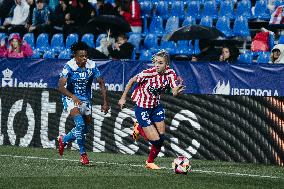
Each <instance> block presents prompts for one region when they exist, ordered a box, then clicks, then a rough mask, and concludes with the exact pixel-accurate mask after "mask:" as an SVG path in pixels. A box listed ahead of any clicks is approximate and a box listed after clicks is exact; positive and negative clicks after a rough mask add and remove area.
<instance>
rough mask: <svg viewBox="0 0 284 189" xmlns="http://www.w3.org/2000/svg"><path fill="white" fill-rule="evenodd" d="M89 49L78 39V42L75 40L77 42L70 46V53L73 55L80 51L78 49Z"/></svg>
mask: <svg viewBox="0 0 284 189" xmlns="http://www.w3.org/2000/svg"><path fill="white" fill-rule="evenodd" d="M88 49H89V46H88V45H87V44H86V43H84V42H82V41H80V42H77V43H74V44H73V45H72V46H71V51H72V53H73V54H74V55H75V54H76V52H77V51H80V50H85V51H88Z"/></svg>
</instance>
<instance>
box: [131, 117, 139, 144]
mask: <svg viewBox="0 0 284 189" xmlns="http://www.w3.org/2000/svg"><path fill="white" fill-rule="evenodd" d="M138 127H139V124H138V122H137V121H136V122H134V127H133V133H132V138H133V139H134V140H135V141H138V139H139V136H140V133H139V130H138Z"/></svg>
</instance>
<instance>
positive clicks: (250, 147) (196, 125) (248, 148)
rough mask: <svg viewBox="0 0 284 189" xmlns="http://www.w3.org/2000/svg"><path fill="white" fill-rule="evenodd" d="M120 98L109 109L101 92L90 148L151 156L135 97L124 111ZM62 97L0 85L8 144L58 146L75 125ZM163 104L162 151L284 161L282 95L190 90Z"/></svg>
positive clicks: (0, 139)
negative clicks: (135, 132)
mask: <svg viewBox="0 0 284 189" xmlns="http://www.w3.org/2000/svg"><path fill="white" fill-rule="evenodd" d="M120 96H121V92H109V100H110V105H111V109H110V111H109V113H108V114H106V115H104V113H102V112H101V104H102V97H101V94H100V92H95V93H94V102H93V105H92V117H93V124H92V126H91V128H89V132H88V134H87V140H86V141H87V144H86V147H87V149H88V150H89V151H94V152H116V153H117V152H118V153H124V154H142V155H145V158H146V157H147V156H146V155H147V154H148V153H149V146H150V144H149V142H147V141H144V140H143V139H139V141H138V142H135V141H133V139H132V137H131V133H132V127H133V120H134V118H135V116H134V111H133V108H132V107H133V104H132V102H131V100H130V98H128V99H127V104H126V107H125V108H123V109H122V110H121V109H120V108H119V107H118V105H117V102H118V100H119V98H120ZM60 99H61V98H60V94H59V92H58V91H56V90H54V89H27V88H0V125H1V126H0V145H15V146H22V147H29V146H33V147H42V148H56V146H57V140H56V138H57V136H58V135H59V134H63V133H67V132H69V131H70V130H71V129H72V128H73V127H74V123H73V120H72V119H71V117H70V116H69V115H68V113H66V112H65V111H63V107H62V102H61V100H60ZM162 103H163V104H164V106H165V109H166V120H165V121H166V125H167V127H166V142H165V143H164V147H163V148H162V151H161V153H160V154H159V155H160V156H177V155H185V156H187V157H189V158H191V157H193V158H195V159H208V160H223V161H236V162H251V163H263V164H275V165H280V166H283V165H284V146H283V144H284V141H283V140H284V139H283V133H284V122H283V117H284V109H283V107H284V100H283V98H282V97H252V96H224V95H189V94H185V95H181V96H179V98H174V97H172V96H164V98H163V99H162ZM68 148H69V149H70V148H71V149H78V146H77V144H76V143H75V142H74V143H72V145H70V146H68Z"/></svg>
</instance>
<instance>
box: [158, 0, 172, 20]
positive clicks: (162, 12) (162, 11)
mask: <svg viewBox="0 0 284 189" xmlns="http://www.w3.org/2000/svg"><path fill="white" fill-rule="evenodd" d="M155 5H156V11H155V15H156V16H161V17H162V18H168V17H169V3H168V2H167V1H158V2H155Z"/></svg>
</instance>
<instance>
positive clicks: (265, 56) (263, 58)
mask: <svg viewBox="0 0 284 189" xmlns="http://www.w3.org/2000/svg"><path fill="white" fill-rule="evenodd" d="M269 61H270V52H262V53H259V55H258V57H257V60H256V63H263V64H267V63H268V62H269Z"/></svg>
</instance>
